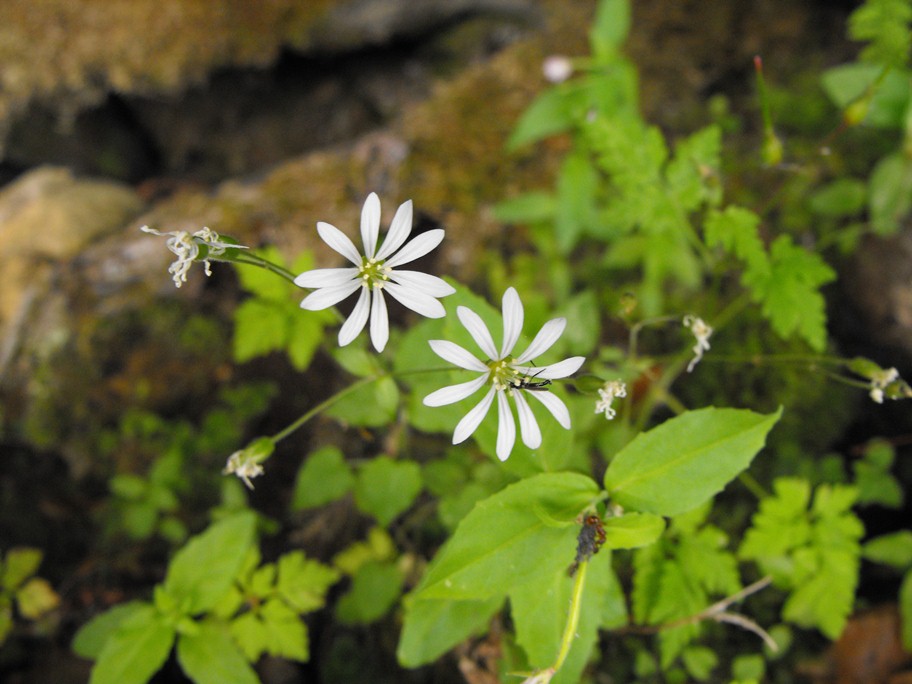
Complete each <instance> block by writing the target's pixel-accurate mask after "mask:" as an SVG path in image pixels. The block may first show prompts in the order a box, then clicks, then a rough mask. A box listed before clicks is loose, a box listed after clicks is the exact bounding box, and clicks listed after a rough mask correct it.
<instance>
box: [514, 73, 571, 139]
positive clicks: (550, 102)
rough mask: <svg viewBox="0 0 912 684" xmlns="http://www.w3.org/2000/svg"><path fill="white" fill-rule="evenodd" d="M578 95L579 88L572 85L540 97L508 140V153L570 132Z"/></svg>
mask: <svg viewBox="0 0 912 684" xmlns="http://www.w3.org/2000/svg"><path fill="white" fill-rule="evenodd" d="M579 93H580V89H579V86H577V85H575V84H572V83H562V84H561V86H560V87H557V88H549V89H548V90H545V91H544V92H542V93H540V94H539V95H538V97H536V98H535V100H533V102H532V104H531V105H529V107H528V109H526V111H525V112H523V114H522V116H520V117H519V121H518V122H517V123H516V127H515V128H514V129H513V133H512V134H511V135H510V138H509V139H508V140H507V150H508V151H515V150H517V149H519V148H520V147H522V146H524V145H528V144H529V143H533V142H536V141H538V140H542V139H543V138H547V137H549V136H552V135H556V134H557V133H563V132H564V131H566V130H568V129H569V128H571V127H572V126H573V123H574V121H575V119H576V117H575V116H574V114H573V112H574V107H573V106H572V102H573V101H574V100H575V99H577V98H578V95H579Z"/></svg>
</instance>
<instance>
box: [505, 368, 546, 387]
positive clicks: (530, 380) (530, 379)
mask: <svg viewBox="0 0 912 684" xmlns="http://www.w3.org/2000/svg"><path fill="white" fill-rule="evenodd" d="M538 373H541V371H538ZM538 373H536V374H535V375H525V376H522V377H520V378H517V379H515V380H513V387H515V388H516V389H524V390H529V391H530V392H547V391H548V385H550V384H551V381H550V380H548V379H547V378H545V379H544V380H536V379H535V378H537V377H538Z"/></svg>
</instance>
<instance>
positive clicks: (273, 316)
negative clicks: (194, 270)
mask: <svg viewBox="0 0 912 684" xmlns="http://www.w3.org/2000/svg"><path fill="white" fill-rule="evenodd" d="M257 254H258V255H259V256H261V257H263V258H264V259H266V260H267V261H270V262H272V263H275V264H279V265H283V266H284V262H283V260H282V257H281V255H280V254H279V251H278V250H277V249H275V248H269V249H263V250H260V251H258V252H257ZM235 268H236V269H237V272H238V277H239V278H240V281H241V286H242V287H243V288H244V289H245V290H247V292H249V293H250V294H251V295H252V296H251V297H250V298H248V299H246V300H244V301H243V302H242V303H241V304H240V306H238V308H237V309H236V310H235V312H234V325H235V329H234V360H235V361H237V362H238V363H243V362H245V361H250V360H251V359H254V358H256V357H258V356H264V355H266V354H269V353H271V352H274V351H284V352H286V353H287V354H288V358H289V360H290V361H291V364H292V365H293V366H294V367H295V368H296V369H297V370H305V369H306V368H307V367H308V366H309V365H310V362H311V359H313V355H314V353H315V352H316V350H317V348H318V347H319V346H320V343H321V342H322V341H323V328H324V326H326V325H327V324H328V323H330V322H332V321H333V318H334V317H333V316H332V314H329V313H327V312H326V311H303V310H302V309H301V308H300V306H299V303H300V300H301V299H302V298H303V297H302V296H301V290H300V289H299V288H297V287H295V286H294V285H292V284H290V283H288V282H286V281H282V280H279V279H278V278H276V277H275V275H274V274H273V273H270V272H268V271H265V270H263V269H260V268H257V267H255V266H249V265H245V264H235ZM311 268H313V257H312V256H311V255H310V254H304V255H302V256H301V257H299V258H298V259H297V260H296V261H295V263H294V265H293V266H292V270H293V271H294V272H295V273H301V272H303V271H307V270H309V269H311Z"/></svg>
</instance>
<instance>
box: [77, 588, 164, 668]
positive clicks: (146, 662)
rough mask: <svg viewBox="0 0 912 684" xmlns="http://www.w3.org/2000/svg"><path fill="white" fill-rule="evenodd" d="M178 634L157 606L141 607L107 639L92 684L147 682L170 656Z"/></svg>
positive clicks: (147, 605)
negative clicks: (175, 636) (175, 635)
mask: <svg viewBox="0 0 912 684" xmlns="http://www.w3.org/2000/svg"><path fill="white" fill-rule="evenodd" d="M174 634H175V632H174V628H173V627H172V626H171V625H170V624H168V623H167V622H166V621H165V619H164V617H163V616H161V615H160V614H159V613H158V611H157V610H156V609H155V608H154V607H153V606H151V605H149V604H143V605H141V606H139V607H138V608H137V609H136V610H134V611H133V612H132V613H131V614H130V615H129V616H128V617H126V618H125V619H124V620H123V621H122V622H121V624H120V626H119V627H118V629H117V630H116V631H115V632H114V633H113V634H111V635H110V637H109V638H108V639H107V640H106V641H105V644H104V647H103V648H102V649H101V653H99V654H98V661H97V662H96V663H95V667H93V668H92V676H91V678H90V679H89V684H145V682H148V681H149V679H151V677H152V675H153V674H155V673H156V672H157V671H158V670H159V669H161V666H162V665H164V663H165V661H166V660H167V659H168V654H169V653H170V652H171V646H172V644H173V643H174Z"/></svg>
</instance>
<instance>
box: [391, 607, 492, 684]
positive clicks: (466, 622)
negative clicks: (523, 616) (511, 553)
mask: <svg viewBox="0 0 912 684" xmlns="http://www.w3.org/2000/svg"><path fill="white" fill-rule="evenodd" d="M503 601H504V594H501V595H499V596H492V597H490V598H488V599H486V600H484V601H454V600H451V599H420V598H417V597H415V596H414V595H412V597H411V600H407V601H406V606H405V616H404V619H403V625H402V633H401V634H400V636H399V646H398V648H397V649H396V658H397V659H398V660H399V663H400V664H402V665H403V666H404V667H410V668H411V667H418V666H419V665H424V664H425V663H430V662H432V661H434V660H436V659H437V658H439V657H440V656H441V655H443V654H444V653H446V652H447V651H448V650H450V649H451V648H453V646H455V645H456V644H458V643H460V642H461V641H463V640H464V639H466V638H468V637H469V636H471V635H473V634H477V633H478V632H480V631H482V629H483V628H484V627H485V625H487V624H488V621H489V620H490V619H491V616H492V615H493V614H494V613H496V612H497V610H498V609H499V608H500V607H501V605H502V604H503Z"/></svg>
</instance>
